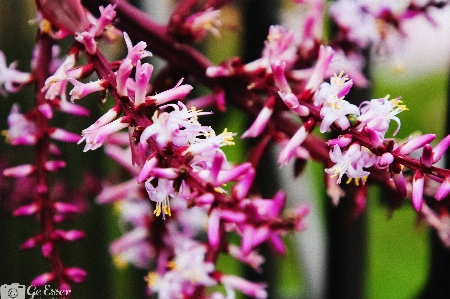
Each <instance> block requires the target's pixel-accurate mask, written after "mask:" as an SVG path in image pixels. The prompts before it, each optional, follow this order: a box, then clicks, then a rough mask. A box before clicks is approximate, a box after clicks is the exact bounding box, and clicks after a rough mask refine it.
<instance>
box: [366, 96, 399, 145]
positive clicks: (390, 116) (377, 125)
mask: <svg viewBox="0 0 450 299" xmlns="http://www.w3.org/2000/svg"><path fill="white" fill-rule="evenodd" d="M388 98H389V96H386V97H384V98H381V99H375V100H371V101H370V102H369V101H365V102H363V103H362V104H361V105H360V110H361V115H360V116H359V117H358V121H360V122H361V124H360V125H359V127H360V128H362V127H364V126H366V127H369V128H371V129H373V130H375V131H377V132H378V134H379V135H380V137H382V138H384V135H385V134H386V131H387V129H388V128H389V123H390V121H391V120H394V121H395V122H397V124H398V126H397V129H396V130H395V131H394V135H395V134H397V132H398V130H399V129H400V119H399V118H398V117H397V116H396V115H397V114H399V113H400V112H402V111H405V110H408V108H406V106H405V105H402V104H401V103H402V101H400V98H396V99H393V100H390V101H389V100H388Z"/></svg>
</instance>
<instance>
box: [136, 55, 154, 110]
mask: <svg viewBox="0 0 450 299" xmlns="http://www.w3.org/2000/svg"><path fill="white" fill-rule="evenodd" d="M152 72H153V66H152V65H151V64H149V63H144V64H141V61H140V60H139V61H138V62H137V64H136V87H135V90H134V105H135V106H139V105H141V104H143V103H144V102H145V95H146V94H147V89H148V83H149V81H150V77H151V76H152Z"/></svg>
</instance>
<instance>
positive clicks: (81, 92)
mask: <svg viewBox="0 0 450 299" xmlns="http://www.w3.org/2000/svg"><path fill="white" fill-rule="evenodd" d="M68 81H69V82H70V83H72V84H73V85H74V88H73V89H72V90H71V91H70V92H69V95H71V97H70V101H71V102H73V101H74V100H78V99H81V98H84V97H85V96H87V95H88V94H91V93H93V92H96V91H102V90H105V89H106V87H107V84H108V83H107V81H106V80H102V79H101V80H97V81H92V82H88V83H81V82H79V81H77V80H75V79H73V78H68Z"/></svg>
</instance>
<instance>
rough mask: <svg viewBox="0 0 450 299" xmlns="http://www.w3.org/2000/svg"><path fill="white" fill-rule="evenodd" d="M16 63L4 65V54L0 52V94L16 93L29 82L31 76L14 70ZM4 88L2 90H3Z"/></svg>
mask: <svg viewBox="0 0 450 299" xmlns="http://www.w3.org/2000/svg"><path fill="white" fill-rule="evenodd" d="M16 66H17V62H13V63H11V64H10V65H9V66H7V65H6V57H5V54H4V53H3V52H2V51H0V94H2V95H6V92H18V91H19V90H20V89H21V88H22V86H23V85H24V84H26V83H29V82H31V80H32V79H33V76H32V75H31V74H29V73H24V72H21V71H18V70H16ZM3 87H4V88H3Z"/></svg>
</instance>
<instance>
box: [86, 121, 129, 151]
mask: <svg viewBox="0 0 450 299" xmlns="http://www.w3.org/2000/svg"><path fill="white" fill-rule="evenodd" d="M129 125H130V124H129V123H128V122H125V121H123V118H122V117H121V118H118V119H116V120H115V121H113V122H110V123H108V124H106V125H103V126H101V127H98V128H92V129H91V128H87V129H84V130H83V132H82V137H81V139H80V140H79V141H78V144H80V143H82V142H83V141H86V145H85V147H84V150H83V151H84V152H86V151H89V150H96V149H97V148H99V147H100V146H102V144H103V142H104V141H105V139H106V138H107V137H108V136H109V135H111V134H113V133H115V132H117V131H120V130H122V129H125V128H126V127H128V126H129Z"/></svg>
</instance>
